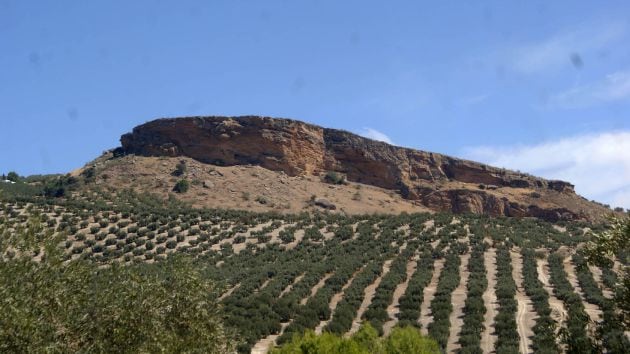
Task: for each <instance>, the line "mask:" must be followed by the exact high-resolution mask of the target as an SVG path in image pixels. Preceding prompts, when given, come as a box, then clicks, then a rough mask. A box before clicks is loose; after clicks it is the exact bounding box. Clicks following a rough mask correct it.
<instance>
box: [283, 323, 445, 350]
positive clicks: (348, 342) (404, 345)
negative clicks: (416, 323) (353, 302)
mask: <svg viewBox="0 0 630 354" xmlns="http://www.w3.org/2000/svg"><path fill="white" fill-rule="evenodd" d="M328 353H344V354H346V353H347V354H439V353H441V351H440V349H439V347H438V345H437V343H436V342H435V341H433V340H432V339H430V338H428V337H425V336H422V335H421V334H420V331H418V329H417V328H413V327H398V328H394V330H393V331H392V333H391V334H390V335H389V336H388V337H387V338H380V337H379V335H378V331H377V330H376V329H374V328H373V327H372V326H371V325H370V324H369V323H368V324H365V325H363V326H362V327H361V329H359V331H358V332H357V333H355V334H354V335H353V336H352V337H350V338H344V337H341V336H339V335H335V334H332V333H324V334H322V335H319V336H317V335H315V333H313V332H312V331H307V332H306V333H305V334H304V335H301V336H299V335H297V336H294V337H293V339H292V340H291V342H288V343H287V344H285V345H283V346H281V347H280V348H276V349H274V350H272V351H271V354H328Z"/></svg>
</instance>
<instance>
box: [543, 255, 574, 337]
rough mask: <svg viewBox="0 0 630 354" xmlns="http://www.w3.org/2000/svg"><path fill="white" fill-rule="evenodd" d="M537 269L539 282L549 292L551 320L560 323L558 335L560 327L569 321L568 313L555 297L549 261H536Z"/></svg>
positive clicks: (557, 328) (557, 327)
mask: <svg viewBox="0 0 630 354" xmlns="http://www.w3.org/2000/svg"><path fill="white" fill-rule="evenodd" d="M536 267H537V270H538V280H540V282H541V283H543V288H544V289H545V290H546V291H547V294H549V307H550V308H551V318H553V319H554V321H556V323H558V326H556V334H558V331H559V330H560V326H561V325H562V323H564V321H565V320H566V319H567V311H566V310H565V308H564V303H562V301H560V299H558V298H557V297H556V296H555V295H554V292H553V288H552V287H551V283H550V281H549V265H548V264H547V260H546V259H538V260H537V261H536Z"/></svg>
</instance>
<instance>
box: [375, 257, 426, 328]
mask: <svg viewBox="0 0 630 354" xmlns="http://www.w3.org/2000/svg"><path fill="white" fill-rule="evenodd" d="M417 265H418V257H417V256H416V257H413V258H412V259H411V260H410V261H409V262H407V279H406V280H405V281H404V282H402V283H400V284H398V286H396V289H395V290H394V295H393V297H392V303H391V304H390V305H389V306H388V307H387V314H388V315H389V318H390V319H389V321H387V322H385V324H383V333H384V334H385V335H386V336H387V335H389V333H390V332H391V330H392V328H394V326H395V325H396V323H398V318H397V317H396V315H397V314H398V312H399V311H400V309H399V308H398V306H399V301H400V297H401V296H403V295H404V294H405V291H407V287H408V286H409V280H411V277H412V276H413V273H415V272H416V267H417Z"/></svg>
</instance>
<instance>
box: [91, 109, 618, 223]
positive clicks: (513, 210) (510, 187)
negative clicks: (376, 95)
mask: <svg viewBox="0 0 630 354" xmlns="http://www.w3.org/2000/svg"><path fill="white" fill-rule="evenodd" d="M121 143H122V146H121V147H120V148H118V149H116V150H114V151H113V152H110V153H109V154H106V155H104V156H102V157H101V158H99V159H97V160H95V161H94V162H92V163H91V164H88V166H86V168H89V167H95V168H96V169H97V170H98V171H99V173H98V174H97V177H98V176H101V178H97V181H96V182H97V184H105V185H108V186H110V187H114V188H120V187H121V186H125V187H132V188H135V189H137V190H140V191H143V190H144V191H147V192H149V191H150V192H156V193H162V194H164V195H166V194H168V193H169V192H171V191H172V189H173V187H174V185H175V183H177V181H178V180H179V179H186V180H188V182H189V183H191V190H190V191H189V192H187V193H183V194H181V195H180V196H181V198H183V199H184V200H187V201H190V202H191V203H193V204H194V205H199V206H206V207H226V208H235V209H250V210H256V211H263V210H274V209H275V210H280V211H289V212H296V211H301V210H304V209H309V208H326V209H333V208H334V210H336V211H342V212H345V213H349V214H361V213H374V212H382V213H399V212H401V211H408V212H409V211H420V212H422V211H426V210H427V209H428V210H433V211H448V212H454V213H474V214H485V215H490V216H521V217H528V216H533V217H539V218H542V219H545V220H549V221H558V220H600V219H601V218H602V217H603V216H604V215H606V214H609V213H610V212H611V211H610V210H609V209H608V208H605V207H603V206H602V205H600V204H598V203H593V202H590V201H588V200H586V199H585V198H583V197H581V196H579V195H577V194H576V193H575V191H574V188H573V185H572V184H570V183H568V182H564V181H557V180H546V179H542V178H538V177H534V176H531V175H528V174H524V173H520V172H515V171H510V170H506V169H501V168H496V167H492V166H488V165H485V164H481V163H477V162H472V161H467V160H462V159H458V158H454V157H450V156H446V155H442V154H438V153H432V152H425V151H420V150H415V149H409V148H404V147H397V146H392V145H390V144H386V143H383V142H379V141H375V140H371V139H367V138H364V137H361V136H358V135H355V134H352V133H349V132H346V131H342V130H336V129H328V128H322V127H319V126H316V125H312V124H307V123H304V122H300V121H296V120H291V119H278V118H269V117H258V116H245V117H186V118H169V119H157V120H154V121H151V122H148V123H146V124H142V125H140V126H137V127H135V128H134V129H133V131H132V132H131V133H128V134H124V135H123V136H122V137H121ZM114 155H115V156H116V158H113V156H114ZM181 161H184V163H185V164H186V165H187V166H189V168H188V169H186V171H184V172H182V173H181V176H174V175H173V171H174V170H175V169H176V166H177V164H179V163H180V162H181ZM103 175H105V176H106V177H108V178H107V179H104V178H102V177H103ZM326 182H329V183H326Z"/></svg>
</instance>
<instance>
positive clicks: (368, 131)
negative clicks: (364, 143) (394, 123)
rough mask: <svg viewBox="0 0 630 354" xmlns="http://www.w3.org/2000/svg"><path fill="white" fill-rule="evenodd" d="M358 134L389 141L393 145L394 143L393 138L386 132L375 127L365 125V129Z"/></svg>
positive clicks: (385, 141)
mask: <svg viewBox="0 0 630 354" xmlns="http://www.w3.org/2000/svg"><path fill="white" fill-rule="evenodd" d="M358 134H359V135H361V136H362V137H365V138H370V139H374V140H378V141H382V142H384V143H388V144H392V145H393V144H394V143H393V142H392V139H390V138H389V137H388V136H387V135H385V133H382V132H380V131H378V130H376V129H373V128H369V127H363V129H362V130H361V131H360V132H359V133H358Z"/></svg>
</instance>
